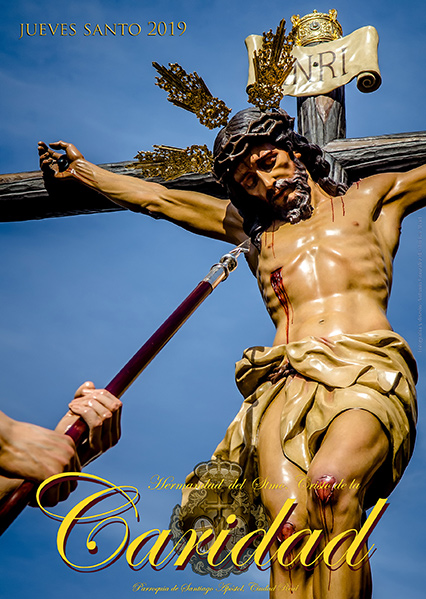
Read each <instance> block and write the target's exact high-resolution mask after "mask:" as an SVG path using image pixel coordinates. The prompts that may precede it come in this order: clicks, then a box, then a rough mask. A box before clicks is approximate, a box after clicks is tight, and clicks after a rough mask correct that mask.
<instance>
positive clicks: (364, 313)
mask: <svg viewBox="0 0 426 599" xmlns="http://www.w3.org/2000/svg"><path fill="white" fill-rule="evenodd" d="M373 197H374V194H372V193H371V192H370V193H369V189H368V187H367V188H364V189H362V186H361V189H357V186H356V185H354V186H353V187H352V188H351V189H350V190H349V191H348V193H347V194H346V195H345V196H344V197H342V198H340V197H337V198H333V199H331V198H329V197H325V196H324V195H323V194H322V196H321V197H320V199H319V201H318V194H317V196H316V199H317V202H316V204H315V208H314V212H313V215H312V216H311V218H309V219H308V220H306V221H301V222H299V223H298V224H296V225H292V224H289V223H273V224H272V226H271V227H269V229H268V230H267V231H265V232H264V233H263V235H262V239H261V251H260V254H259V256H258V261H257V279H258V282H259V287H260V290H261V293H262V296H263V298H264V301H265V304H266V307H267V309H268V311H269V313H270V315H271V318H272V320H273V321H274V324H275V326H276V328H277V334H276V337H275V341H274V344H275V345H277V344H281V343H288V342H291V341H297V340H299V339H302V338H304V337H307V336H316V337H330V336H333V335H337V334H340V333H346V334H356V333H363V332H366V331H371V330H377V329H390V328H391V327H390V324H389V322H388V320H387V318H386V307H387V301H388V297H389V292H390V285H391V279H392V256H393V254H394V252H395V250H396V246H397V242H398V238H399V228H398V223H397V224H394V223H393V224H392V225H393V226H392V227H389V215H388V214H386V211H384V210H383V209H381V207H380V205H379V202H378V201H377V197H376V198H374V199H373ZM389 231H391V232H392V231H394V232H395V233H391V234H390V235H389Z"/></svg>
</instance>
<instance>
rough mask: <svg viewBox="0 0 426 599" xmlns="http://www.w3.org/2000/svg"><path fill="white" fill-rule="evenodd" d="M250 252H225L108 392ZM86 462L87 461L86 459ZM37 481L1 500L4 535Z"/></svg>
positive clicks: (77, 427)
mask: <svg viewBox="0 0 426 599" xmlns="http://www.w3.org/2000/svg"><path fill="white" fill-rule="evenodd" d="M247 251H248V243H247V242H244V243H243V244H241V245H240V246H238V247H237V248H235V249H234V250H231V252H229V254H225V256H223V257H222V258H221V260H220V262H219V263H218V264H215V265H214V266H212V268H211V270H210V272H209V274H208V275H207V277H206V278H205V279H203V280H202V281H201V282H200V283H199V284H198V285H197V287H195V289H194V290H193V291H192V292H191V293H190V294H189V295H188V296H187V297H186V298H185V299H184V300H183V302H182V303H181V304H180V305H179V306H178V307H177V308H176V310H175V311H174V312H173V313H172V314H171V315H170V316H169V317H168V318H167V320H165V321H164V322H163V324H162V325H161V326H160V327H159V328H158V329H157V330H156V331H155V333H154V334H153V335H151V337H150V338H149V339H148V341H147V342H146V343H145V344H144V345H142V347H141V348H140V350H139V351H137V352H136V353H135V355H134V356H133V357H132V358H130V360H129V361H128V362H127V364H125V366H123V368H122V369H121V370H120V372H119V373H118V374H117V375H116V376H115V377H114V378H113V379H112V380H111V381H110V382H109V383H108V385H107V386H106V387H105V389H106V390H107V391H109V392H110V393H112V394H113V395H115V396H116V397H121V395H123V393H124V392H125V391H126V389H127V388H128V387H130V385H131V384H132V383H133V381H134V380H135V379H136V378H137V377H138V376H139V375H140V373H141V372H142V371H143V370H144V369H145V368H146V367H147V366H148V364H149V363H150V362H151V361H152V360H153V358H155V356H156V355H157V354H158V353H159V352H160V351H161V350H162V349H163V347H164V346H165V345H166V343H167V342H168V341H170V339H171V338H172V337H173V335H174V334H175V333H176V332H177V331H178V330H179V329H180V327H181V326H182V325H183V324H184V322H185V321H186V320H187V319H188V318H189V317H190V316H191V314H192V313H193V312H194V311H195V310H196V309H197V308H198V306H199V305H200V304H201V303H202V302H203V301H204V300H205V299H206V297H207V296H208V295H210V293H211V292H212V291H213V289H215V287H216V286H217V285H218V284H219V283H220V282H221V281H223V280H225V279H226V278H227V277H228V274H229V272H231V271H232V270H234V269H235V268H236V267H237V260H236V257H237V256H238V255H239V254H240V253H241V252H247ZM87 433H88V427H87V424H86V423H85V422H84V420H82V419H81V418H79V419H78V420H77V421H76V422H75V423H74V424H73V425H72V426H71V427H70V428H69V429H68V430H67V432H66V433H65V434H66V435H68V436H69V437H71V439H73V441H74V442H75V444H76V446H78V445H79V444H81V443H82V442H83V440H84V439H86V438H87ZM83 461H84V460H83ZM36 487H37V483H33V482H31V481H24V482H23V483H22V484H21V485H20V486H19V487H18V488H17V489H15V491H13V492H12V493H11V494H9V495H6V496H5V497H4V498H3V499H2V500H1V501H0V535H2V534H3V533H4V531H5V530H6V529H7V528H8V527H9V526H10V525H11V524H12V522H13V521H14V520H15V518H16V517H17V516H19V514H20V513H21V512H22V510H23V509H24V508H25V506H26V505H28V502H29V501H30V499H31V496H32V494H33V493H34V491H35V489H36Z"/></svg>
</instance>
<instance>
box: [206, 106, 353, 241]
mask: <svg viewBox="0 0 426 599" xmlns="http://www.w3.org/2000/svg"><path fill="white" fill-rule="evenodd" d="M293 126H294V119H293V118H292V117H290V116H289V115H288V114H287V113H286V112H285V110H281V109H274V110H268V111H266V112H262V111H260V110H259V109H258V108H254V107H253V108H247V109H245V110H241V111H240V112H237V114H236V115H235V116H234V117H233V118H232V119H231V120H230V121H229V123H228V124H227V125H226V127H224V128H223V129H221V131H219V134H218V135H217V137H216V140H215V144H214V150H213V156H214V167H213V171H214V174H215V176H216V178H217V179H218V180H219V181H220V183H222V185H223V186H224V187H225V188H226V189H227V191H228V193H229V198H230V200H231V202H232V203H233V204H234V206H236V208H237V209H238V211H239V213H240V214H241V216H242V217H243V226H244V231H245V232H246V233H247V235H249V236H250V237H251V238H252V239H253V240H254V239H256V237H258V236H259V234H260V233H261V232H262V231H264V230H265V229H266V228H267V227H268V226H269V225H270V224H271V223H272V222H273V220H274V214H273V212H272V209H271V208H270V207H269V206H268V205H267V204H265V203H264V202H262V201H261V200H258V199H257V198H255V197H253V196H251V195H249V194H248V193H246V192H245V191H244V189H243V188H242V187H241V186H240V185H238V184H237V183H236V182H235V181H234V171H235V169H236V167H237V165H238V164H239V163H240V162H241V160H242V159H243V158H244V157H245V156H246V155H247V153H248V152H249V151H250V150H251V149H252V148H253V147H255V146H258V145H261V144H263V143H272V144H273V145H274V146H276V147H278V148H281V149H283V150H285V151H286V152H288V154H289V155H290V158H291V159H292V160H294V158H295V156H294V153H295V152H300V154H301V158H300V160H301V162H303V164H304V165H305V167H306V169H307V170H308V172H309V174H310V175H311V177H312V179H313V181H316V182H317V183H318V184H319V185H320V186H321V187H322V188H323V189H324V191H325V192H326V193H328V194H330V195H333V196H339V195H343V194H344V193H346V191H347V186H346V185H344V184H342V183H336V182H335V181H333V180H332V179H330V178H329V177H328V175H329V173H330V165H329V163H328V162H327V161H326V160H325V159H324V156H323V153H322V150H321V148H320V147H319V146H317V145H315V144H311V143H309V142H308V140H307V139H306V138H305V137H303V136H302V135H299V134H298V133H295V132H294V131H293Z"/></svg>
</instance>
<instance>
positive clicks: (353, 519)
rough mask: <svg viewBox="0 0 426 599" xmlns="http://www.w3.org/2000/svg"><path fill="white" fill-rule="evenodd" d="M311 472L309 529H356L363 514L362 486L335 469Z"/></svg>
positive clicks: (308, 504) (308, 508) (328, 531)
mask: <svg viewBox="0 0 426 599" xmlns="http://www.w3.org/2000/svg"><path fill="white" fill-rule="evenodd" d="M312 474H313V475H312ZM312 474H311V475H310V484H309V492H308V500H307V511H308V518H309V525H310V528H311V529H322V530H325V531H326V532H327V533H332V532H340V530H339V529H342V530H345V529H347V528H351V527H353V528H356V527H357V526H358V525H359V523H360V521H361V515H362V500H361V492H360V488H359V485H352V486H350V485H349V484H348V483H346V482H345V480H344V479H342V478H341V477H340V478H339V476H338V474H337V473H336V472H333V469H329V470H328V471H326V472H325V473H324V474H319V473H312Z"/></svg>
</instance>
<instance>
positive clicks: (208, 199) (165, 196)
mask: <svg viewBox="0 0 426 599" xmlns="http://www.w3.org/2000/svg"><path fill="white" fill-rule="evenodd" d="M50 145H51V148H54V150H64V151H65V155H66V157H67V158H68V161H69V166H68V167H67V169H66V170H65V171H63V172H61V171H60V170H59V165H58V160H59V159H60V157H61V156H63V154H60V153H58V152H56V151H53V150H52V149H50V148H49V147H48V146H47V145H46V144H45V143H44V142H40V143H39V146H38V150H39V154H40V165H41V169H42V170H43V172H44V173H45V174H46V175H47V176H49V175H50V176H54V177H55V178H56V179H68V178H74V179H77V180H79V181H81V182H82V183H84V184H85V185H87V186H88V187H90V188H92V189H94V190H96V191H99V192H100V193H102V194H103V195H105V196H106V197H107V198H108V199H110V200H112V201H113V202H115V203H117V204H119V205H120V206H123V207H124V208H128V209H129V210H133V211H135V212H145V213H148V214H150V215H152V216H161V217H163V218H165V219H167V220H170V221H171V222H174V223H176V224H178V225H180V226H181V227H184V228H185V229H187V230H189V231H192V232H194V233H197V234H200V235H206V236H207V237H213V238H214V239H220V240H222V241H227V242H229V243H233V244H239V243H241V242H242V241H244V239H246V237H247V235H246V234H245V233H244V231H243V225H242V219H241V217H240V215H239V213H238V211H237V209H236V208H235V207H234V206H233V205H232V204H231V203H230V202H229V201H228V200H220V199H218V198H214V197H212V196H208V195H206V194H202V193H197V192H193V191H182V190H176V189H167V188H166V187H164V186H163V185H160V184H158V183H153V182H150V181H144V180H143V179H138V178H136V177H131V176H126V175H118V174H116V173H111V172H110V171H107V170H105V169H103V168H100V167H99V166H96V165H94V164H92V163H90V162H88V161H87V160H85V159H84V157H83V155H82V154H81V153H80V152H79V151H78V150H77V149H76V148H75V146H73V145H72V144H69V143H66V142H63V141H59V142H56V143H52V144H50Z"/></svg>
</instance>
